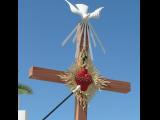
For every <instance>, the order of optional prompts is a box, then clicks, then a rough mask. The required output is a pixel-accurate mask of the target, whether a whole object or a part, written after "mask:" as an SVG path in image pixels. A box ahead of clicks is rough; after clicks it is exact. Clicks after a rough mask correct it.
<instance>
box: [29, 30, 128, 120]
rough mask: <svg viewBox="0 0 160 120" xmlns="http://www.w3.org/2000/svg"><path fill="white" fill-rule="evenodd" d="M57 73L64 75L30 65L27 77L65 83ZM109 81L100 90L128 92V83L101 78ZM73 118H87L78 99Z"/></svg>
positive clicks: (79, 37)
mask: <svg viewBox="0 0 160 120" xmlns="http://www.w3.org/2000/svg"><path fill="white" fill-rule="evenodd" d="M80 30H81V29H80V27H78V28H77V31H78V32H77V33H78V34H77V41H80V42H81V43H80V51H81V50H82V48H83V35H82V36H81V35H80ZM86 40H87V41H86V50H88V47H89V46H88V42H89V35H88V34H87V35H86ZM58 75H65V72H64V71H59V70H51V69H46V68H40V67H35V66H33V67H31V68H30V70H29V78H31V79H37V80H44V81H49V82H57V83H62V84H65V82H64V81H63V80H62V79H61V78H60V77H59V76H58ZM102 79H104V80H107V81H109V82H110V84H109V85H107V86H105V87H104V88H102V90H109V91H114V92H119V93H128V92H129V91H130V83H129V82H123V81H119V80H111V79H107V78H102ZM75 120H87V109H86V110H85V111H84V110H83V108H82V107H81V105H80V104H79V102H78V100H77V99H75Z"/></svg>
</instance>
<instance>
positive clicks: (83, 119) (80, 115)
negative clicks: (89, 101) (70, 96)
mask: <svg viewBox="0 0 160 120" xmlns="http://www.w3.org/2000/svg"><path fill="white" fill-rule="evenodd" d="M74 116H75V120H87V106H86V110H85V111H84V110H83V109H82V107H81V105H80V104H79V101H78V100H77V99H76V98H75V115H74Z"/></svg>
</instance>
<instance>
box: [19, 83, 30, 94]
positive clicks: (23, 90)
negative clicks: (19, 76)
mask: <svg viewBox="0 0 160 120" xmlns="http://www.w3.org/2000/svg"><path fill="white" fill-rule="evenodd" d="M18 94H32V89H31V88H30V87H29V86H27V85H22V84H18Z"/></svg>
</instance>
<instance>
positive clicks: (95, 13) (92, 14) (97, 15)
mask: <svg viewBox="0 0 160 120" xmlns="http://www.w3.org/2000/svg"><path fill="white" fill-rule="evenodd" d="M103 8H104V7H100V8H98V9H96V10H95V11H94V12H92V13H90V15H89V18H98V17H99V14H100V12H101V10H102V9H103Z"/></svg>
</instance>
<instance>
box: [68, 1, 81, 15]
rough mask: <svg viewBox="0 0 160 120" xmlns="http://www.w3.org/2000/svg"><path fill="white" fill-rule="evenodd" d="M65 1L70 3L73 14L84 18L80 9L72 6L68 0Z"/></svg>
mask: <svg viewBox="0 0 160 120" xmlns="http://www.w3.org/2000/svg"><path fill="white" fill-rule="evenodd" d="M65 1H66V2H67V3H68V5H69V7H70V10H71V12H73V13H75V14H77V15H80V16H82V14H81V12H80V10H79V9H78V8H76V7H75V6H74V5H72V4H71V3H70V2H69V1H68V0H65Z"/></svg>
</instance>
